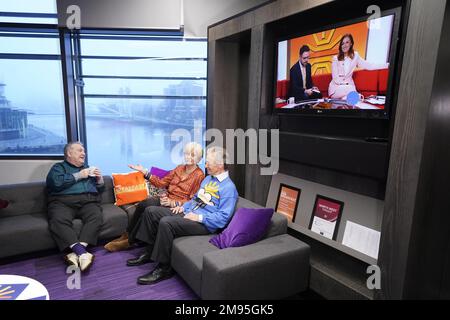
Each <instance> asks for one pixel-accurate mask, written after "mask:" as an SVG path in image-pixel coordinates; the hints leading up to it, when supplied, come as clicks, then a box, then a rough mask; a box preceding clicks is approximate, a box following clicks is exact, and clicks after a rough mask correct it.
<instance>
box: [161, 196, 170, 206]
mask: <svg viewBox="0 0 450 320" xmlns="http://www.w3.org/2000/svg"><path fill="white" fill-rule="evenodd" d="M159 202H160V203H161V205H162V206H164V207H172V201H171V200H170V199H169V198H167V197H164V198H161V199H159Z"/></svg>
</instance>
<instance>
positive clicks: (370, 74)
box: [353, 70, 378, 97]
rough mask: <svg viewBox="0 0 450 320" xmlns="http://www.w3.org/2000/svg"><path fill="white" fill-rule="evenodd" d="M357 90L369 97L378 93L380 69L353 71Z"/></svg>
mask: <svg viewBox="0 0 450 320" xmlns="http://www.w3.org/2000/svg"><path fill="white" fill-rule="evenodd" d="M353 81H355V86H356V90H357V91H358V92H359V93H361V94H362V95H363V96H365V97H368V96H371V95H376V94H378V70H358V71H355V72H354V73H353Z"/></svg>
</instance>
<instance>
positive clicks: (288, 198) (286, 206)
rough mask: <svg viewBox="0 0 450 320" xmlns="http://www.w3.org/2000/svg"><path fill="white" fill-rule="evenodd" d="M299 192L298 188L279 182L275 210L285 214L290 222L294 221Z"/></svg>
mask: <svg viewBox="0 0 450 320" xmlns="http://www.w3.org/2000/svg"><path fill="white" fill-rule="evenodd" d="M301 192H302V191H301V190H300V189H299V188H295V187H291V186H288V185H286V184H283V183H280V189H279V191H278V197H277V204H276V206H275V211H276V212H278V213H281V214H283V215H285V216H286V217H287V219H288V220H289V221H290V222H294V221H295V215H296V213H297V208H298V203H299V202H300V194H301Z"/></svg>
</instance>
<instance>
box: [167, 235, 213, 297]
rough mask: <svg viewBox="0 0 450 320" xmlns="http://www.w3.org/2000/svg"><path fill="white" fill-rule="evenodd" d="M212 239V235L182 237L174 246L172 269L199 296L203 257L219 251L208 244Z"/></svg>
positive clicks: (175, 241) (176, 240)
mask: <svg viewBox="0 0 450 320" xmlns="http://www.w3.org/2000/svg"><path fill="white" fill-rule="evenodd" d="M211 237H212V235H206V236H189V237H181V238H177V239H175V240H174V242H173V246H172V259H171V264H172V267H173V268H174V269H175V270H176V271H177V273H178V274H179V275H180V276H181V277H182V278H183V279H184V280H185V281H186V282H187V283H188V284H189V286H190V287H191V288H192V289H193V290H194V292H195V293H196V294H197V295H198V296H200V288H201V281H202V277H201V273H202V270H203V255H204V254H205V253H208V252H212V251H217V250H219V249H217V248H216V247H215V246H213V245H212V244H210V243H209V242H208V240H209V239H210V238H211Z"/></svg>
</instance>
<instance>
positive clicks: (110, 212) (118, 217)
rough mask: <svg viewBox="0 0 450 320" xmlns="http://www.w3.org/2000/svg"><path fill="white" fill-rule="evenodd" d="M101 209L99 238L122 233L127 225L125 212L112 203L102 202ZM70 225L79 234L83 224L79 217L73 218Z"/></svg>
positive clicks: (107, 237) (108, 237)
mask: <svg viewBox="0 0 450 320" xmlns="http://www.w3.org/2000/svg"><path fill="white" fill-rule="evenodd" d="M102 209H103V224H102V228H101V229H100V234H99V239H110V238H113V237H116V236H118V235H121V234H122V233H124V232H125V230H126V228H127V226H128V216H127V213H126V212H125V211H124V210H122V209H120V208H119V207H117V206H115V205H113V204H103V205H102ZM72 225H73V227H74V228H75V231H76V233H77V234H78V235H80V232H81V227H82V226H83V223H82V221H81V219H74V220H73V223H72Z"/></svg>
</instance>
